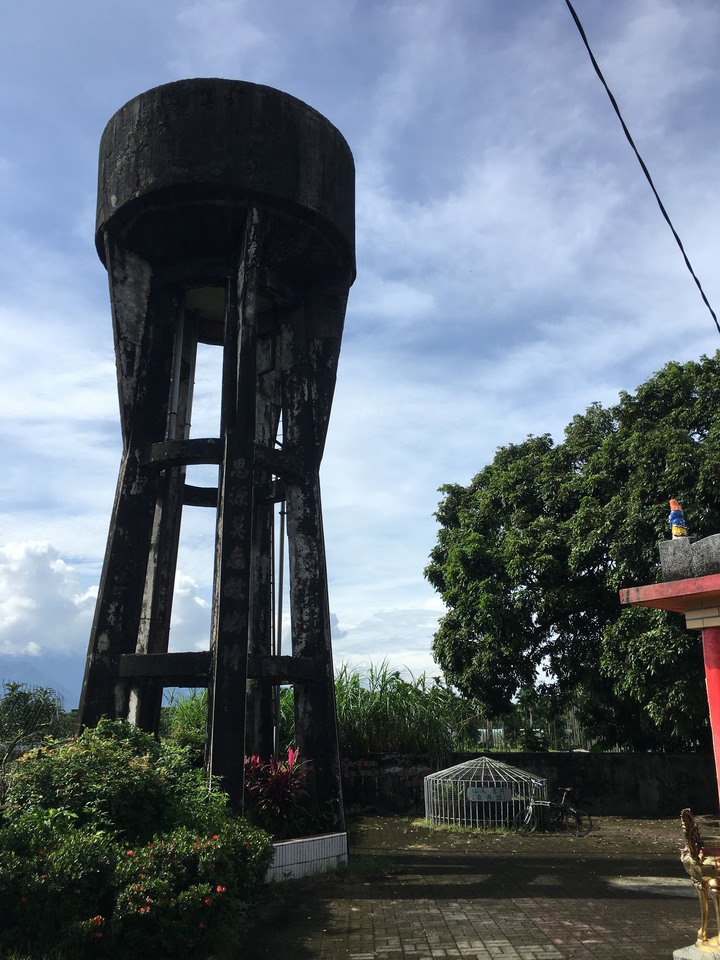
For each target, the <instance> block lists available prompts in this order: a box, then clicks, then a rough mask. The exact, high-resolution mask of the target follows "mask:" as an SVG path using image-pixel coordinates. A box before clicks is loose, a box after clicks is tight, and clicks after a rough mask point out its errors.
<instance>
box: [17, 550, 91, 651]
mask: <svg viewBox="0 0 720 960" xmlns="http://www.w3.org/2000/svg"><path fill="white" fill-rule="evenodd" d="M94 606H95V596H94V591H93V590H87V589H83V588H82V586H81V584H80V581H79V579H78V577H77V576H76V573H75V571H74V570H73V568H72V567H71V566H70V565H69V564H67V563H65V562H64V561H63V560H62V559H61V557H60V553H59V551H58V550H57V549H56V548H55V547H53V546H52V545H51V544H49V543H47V542H40V541H31V542H26V543H8V544H6V545H5V546H4V547H0V653H2V654H4V655H20V654H30V655H32V656H40V655H41V654H42V653H43V652H44V651H67V650H74V651H77V650H83V649H84V648H85V647H86V645H87V638H88V635H89V632H90V623H91V620H92V612H93V609H94Z"/></svg>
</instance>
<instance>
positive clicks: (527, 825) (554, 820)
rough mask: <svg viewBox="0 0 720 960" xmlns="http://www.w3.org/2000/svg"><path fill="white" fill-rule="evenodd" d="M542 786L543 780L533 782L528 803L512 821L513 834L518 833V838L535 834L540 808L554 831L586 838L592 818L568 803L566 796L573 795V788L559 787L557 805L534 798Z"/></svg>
mask: <svg viewBox="0 0 720 960" xmlns="http://www.w3.org/2000/svg"><path fill="white" fill-rule="evenodd" d="M544 786H545V781H544V780H533V790H532V794H531V796H530V803H529V804H528V805H527V807H526V808H525V809H524V810H520V811H519V813H517V814H516V815H515V817H514V819H513V827H514V828H515V832H516V833H519V834H520V836H527V835H528V834H531V833H535V831H536V830H537V828H538V820H539V813H540V810H538V809H537V808H541V809H542V811H543V812H545V811H547V819H549V822H550V826H551V827H552V828H554V829H555V830H567V832H568V833H572V835H573V836H575V837H585V836H587V834H588V833H590V831H591V830H592V817H591V816H590V814H589V813H585V811H584V810H578V809H577V808H576V807H573V806H572V804H571V803H570V802H569V800H568V795H569V794H571V793H573V788H572V787H560V790H561V792H562V799H561V800H560V802H559V803H557V802H555V801H553V800H539V799H538V798H537V797H536V795H535V794H536V791H537V790H539V789H540V788H541V787H544ZM518 799H519V798H518ZM536 810H537V812H536ZM543 819H546V818H543Z"/></svg>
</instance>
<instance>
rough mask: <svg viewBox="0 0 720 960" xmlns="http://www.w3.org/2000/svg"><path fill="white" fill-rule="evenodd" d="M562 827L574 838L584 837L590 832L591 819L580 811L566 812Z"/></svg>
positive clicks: (587, 814)
mask: <svg viewBox="0 0 720 960" xmlns="http://www.w3.org/2000/svg"><path fill="white" fill-rule="evenodd" d="M563 827H564V828H565V829H566V830H567V831H568V833H571V834H572V835H573V836H574V837H585V836H587V834H588V833H590V831H591V830H592V817H591V816H590V814H589V813H585V812H584V811H582V810H566V811H565V816H564V817H563Z"/></svg>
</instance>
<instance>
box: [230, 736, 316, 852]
mask: <svg viewBox="0 0 720 960" xmlns="http://www.w3.org/2000/svg"><path fill="white" fill-rule="evenodd" d="M304 779H305V766H304V764H302V763H299V762H298V753H297V751H295V750H293V749H292V747H290V748H289V749H288V752H287V758H286V759H284V760H275V759H274V758H273V757H271V758H270V760H269V761H268V762H267V763H266V762H265V761H263V760H261V759H260V757H258V756H251V757H245V809H246V811H247V813H248V815H249V816H250V817H251V818H252V819H253V820H256V821H257V822H258V823H260V824H261V825H262V826H263V827H264V828H265V829H266V830H269V831H270V832H271V833H272V834H273V835H274V836H276V837H288V836H291V835H292V834H293V833H295V834H297V832H298V830H299V829H301V825H302V824H303V822H304V821H305V820H307V812H306V810H305V807H304V801H305V799H306V798H307V790H306V789H305V785H304Z"/></svg>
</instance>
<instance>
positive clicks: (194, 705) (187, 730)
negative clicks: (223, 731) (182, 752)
mask: <svg viewBox="0 0 720 960" xmlns="http://www.w3.org/2000/svg"><path fill="white" fill-rule="evenodd" d="M207 711H208V695H207V690H191V691H190V693H189V694H188V696H186V697H183V696H179V695H178V694H177V693H176V692H175V691H173V692H172V693H171V694H170V699H169V702H168V704H167V706H166V707H164V708H163V714H164V720H165V724H166V728H167V729H166V733H167V735H168V736H169V737H170V738H171V739H172V740H174V742H175V743H176V744H178V746H181V747H187V748H188V751H189V757H190V760H191V762H192V763H193V765H194V766H196V767H201V766H202V765H203V754H204V751H205V731H206V726H207Z"/></svg>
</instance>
